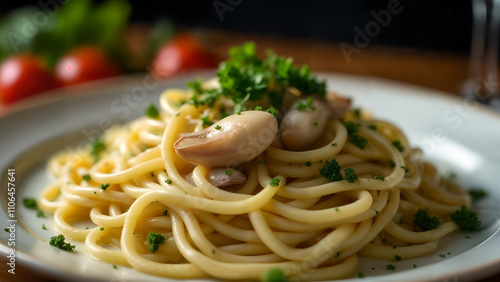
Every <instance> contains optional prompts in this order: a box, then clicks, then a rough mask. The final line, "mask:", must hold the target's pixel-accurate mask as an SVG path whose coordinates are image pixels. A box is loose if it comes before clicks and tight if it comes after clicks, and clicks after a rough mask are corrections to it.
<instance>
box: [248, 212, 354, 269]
mask: <svg viewBox="0 0 500 282" xmlns="http://www.w3.org/2000/svg"><path fill="white" fill-rule="evenodd" d="M248 216H249V218H250V221H251V222H252V225H253V227H254V229H255V232H257V234H258V235H259V237H260V238H261V240H262V241H263V242H264V244H265V245H266V246H267V247H268V248H269V249H271V250H272V251H273V252H274V253H276V254H278V255H279V256H281V257H284V258H286V259H289V260H304V259H309V258H313V257H316V256H322V255H324V254H325V253H327V252H328V251H329V250H330V249H333V248H335V247H337V246H338V245H339V244H341V243H342V242H343V241H344V240H345V239H346V238H347V237H349V235H351V233H352V232H354V230H355V229H356V228H355V225H354V224H345V225H342V226H339V227H337V228H336V229H335V230H333V231H331V232H330V233H329V234H328V235H326V236H325V237H324V238H323V239H321V240H320V241H319V242H318V243H316V244H314V245H313V246H310V247H307V248H292V247H289V246H288V245H286V244H284V243H283V242H282V241H281V240H279V239H278V238H277V237H276V235H275V234H274V233H273V231H272V230H271V227H270V226H269V224H268V223H267V221H266V219H265V217H264V216H263V214H262V212H261V211H260V210H256V211H252V212H250V213H249V215H248Z"/></svg>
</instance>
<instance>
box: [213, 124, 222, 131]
mask: <svg viewBox="0 0 500 282" xmlns="http://www.w3.org/2000/svg"><path fill="white" fill-rule="evenodd" d="M221 128H222V127H221V126H220V125H218V124H217V125H216V126H215V127H214V129H215V130H220V129H221Z"/></svg>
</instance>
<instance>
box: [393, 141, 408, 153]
mask: <svg viewBox="0 0 500 282" xmlns="http://www.w3.org/2000/svg"><path fill="white" fill-rule="evenodd" d="M392 145H394V147H396V149H398V151H400V152H403V151H404V150H405V148H404V147H403V145H401V142H400V141H399V140H396V141H392Z"/></svg>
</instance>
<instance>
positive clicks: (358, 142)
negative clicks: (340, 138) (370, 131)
mask: <svg viewBox="0 0 500 282" xmlns="http://www.w3.org/2000/svg"><path fill="white" fill-rule="evenodd" d="M349 141H350V142H351V143H352V144H353V145H354V146H356V147H358V148H360V149H361V150H363V149H365V148H366V144H368V140H367V139H366V138H365V137H363V136H359V135H358V134H354V135H351V137H350V138H349Z"/></svg>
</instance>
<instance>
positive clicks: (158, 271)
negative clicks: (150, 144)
mask: <svg viewBox="0 0 500 282" xmlns="http://www.w3.org/2000/svg"><path fill="white" fill-rule="evenodd" d="M154 194H155V192H150V193H147V194H145V195H144V196H141V197H139V198H138V199H137V200H136V201H135V202H134V203H133V204H132V206H130V209H129V211H128V216H127V218H126V219H125V223H124V224H123V230H122V235H121V242H120V246H121V249H122V251H123V254H124V257H125V258H126V259H127V261H128V263H130V265H132V267H134V268H135V269H137V270H139V271H142V272H145V273H149V274H153V275H158V276H164V277H169V278H181V279H186V278H203V277H206V274H205V273H204V272H203V271H202V270H201V269H200V268H198V267H197V266H196V265H193V264H191V263H182V264H164V263H158V262H155V261H151V260H148V259H147V258H144V257H142V256H141V255H140V254H139V252H138V251H137V249H136V248H135V244H134V231H135V226H136V225H137V222H138V219H139V216H140V214H141V213H140V211H142V210H144V209H145V208H146V206H147V205H149V204H150V203H151V199H150V198H152V197H151V195H154ZM154 196H156V195H154ZM153 198H154V197H153Z"/></svg>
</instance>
